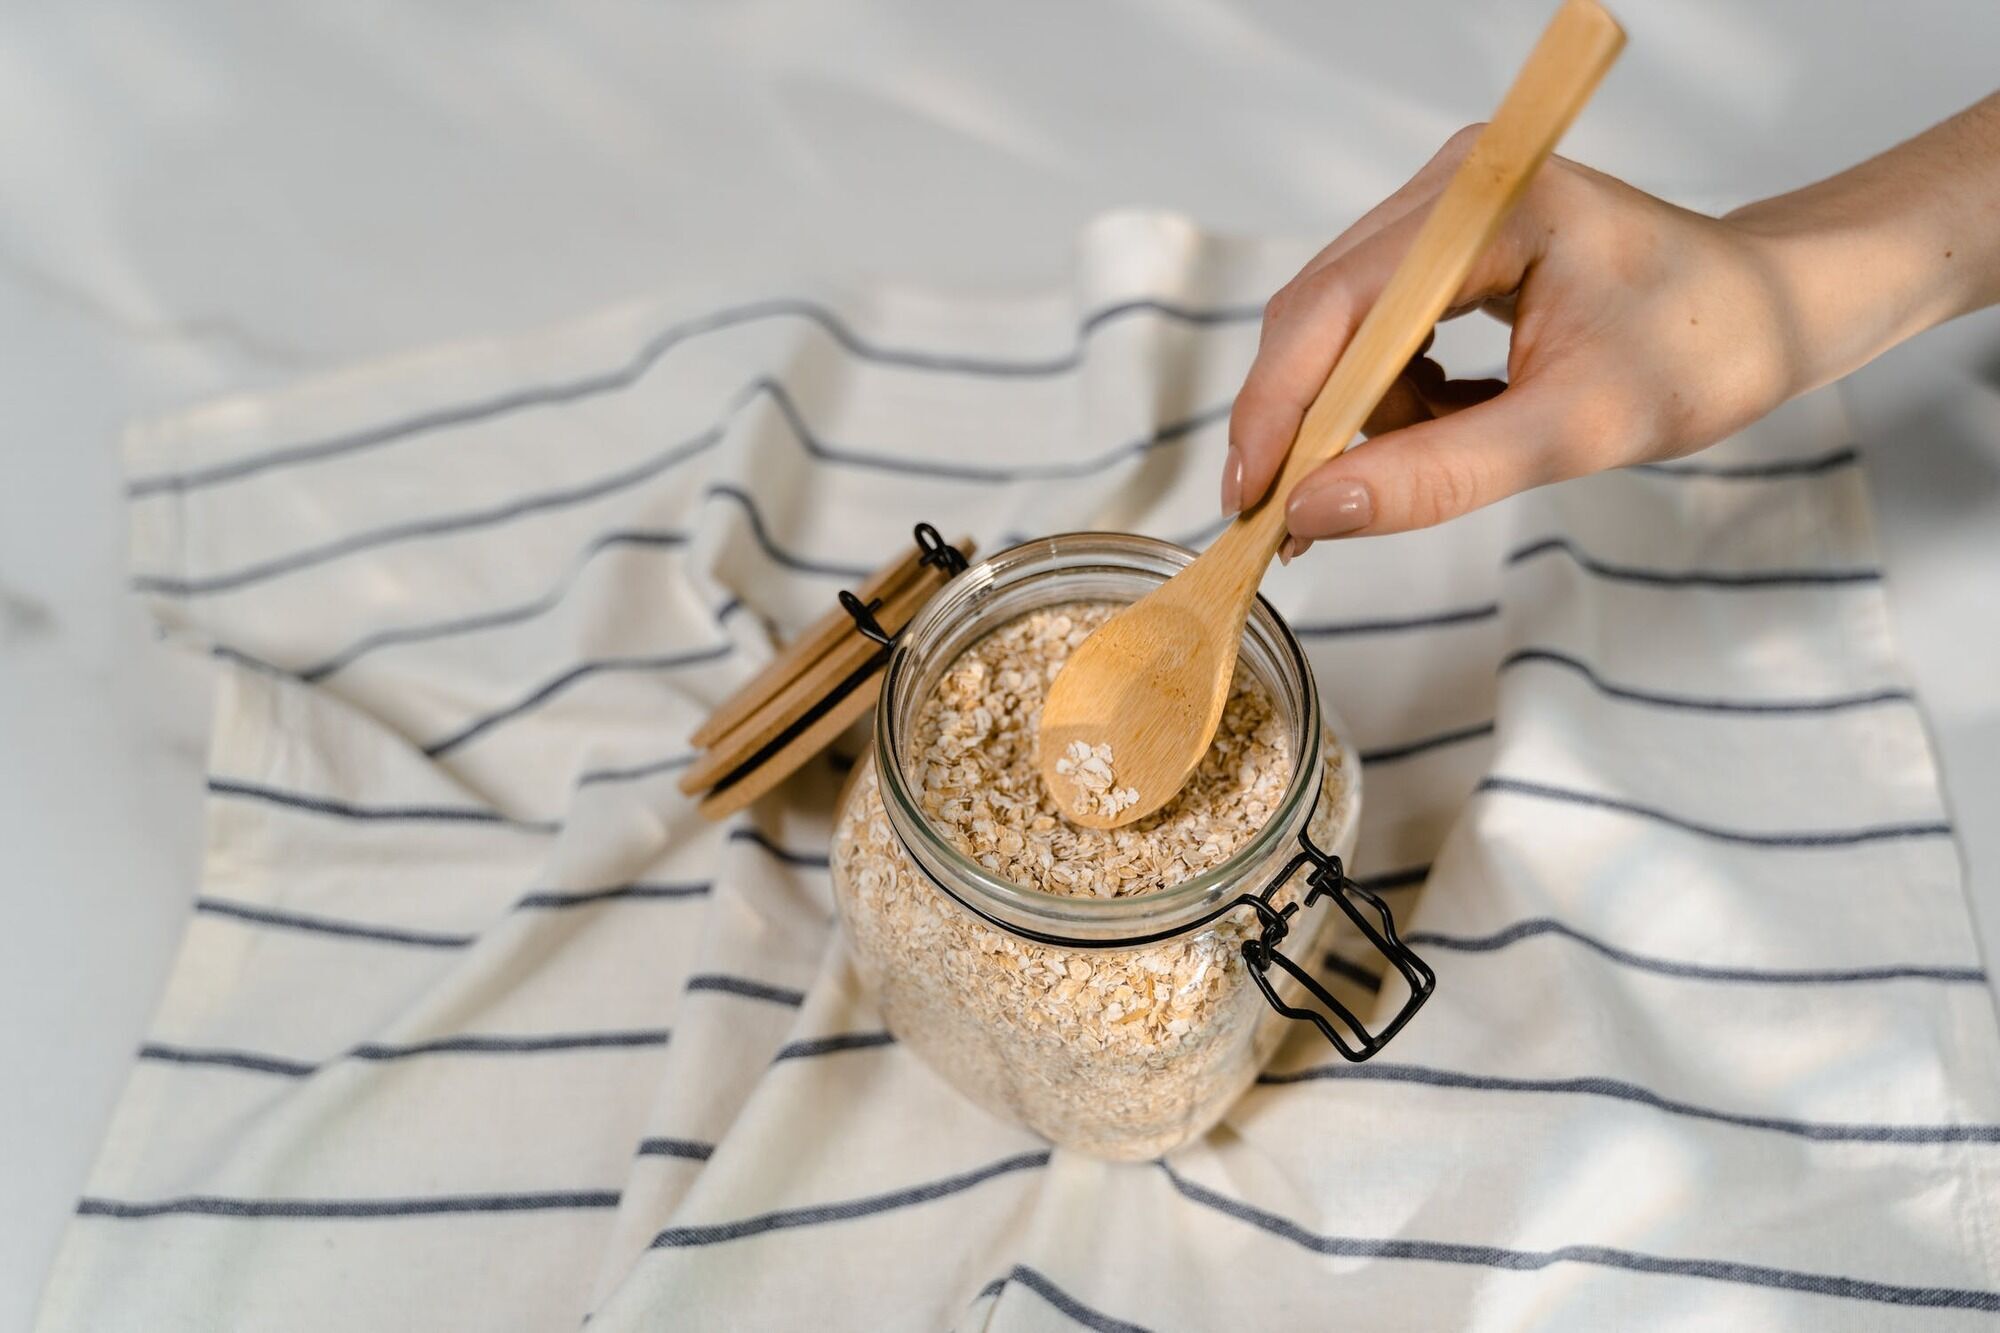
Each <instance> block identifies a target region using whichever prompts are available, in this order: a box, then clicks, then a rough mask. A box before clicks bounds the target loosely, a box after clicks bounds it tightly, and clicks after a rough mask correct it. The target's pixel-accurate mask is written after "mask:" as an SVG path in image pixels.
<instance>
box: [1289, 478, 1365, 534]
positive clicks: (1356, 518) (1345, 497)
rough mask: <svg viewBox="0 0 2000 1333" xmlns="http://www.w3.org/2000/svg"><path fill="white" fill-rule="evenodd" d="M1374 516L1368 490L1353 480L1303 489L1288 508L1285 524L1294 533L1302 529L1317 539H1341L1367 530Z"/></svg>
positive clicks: (1297, 492) (1296, 493) (1344, 479)
mask: <svg viewBox="0 0 2000 1333" xmlns="http://www.w3.org/2000/svg"><path fill="white" fill-rule="evenodd" d="M1374 517H1375V505H1374V502H1373V501H1371V500H1370V499H1369V498H1368V488H1367V487H1366V486H1363V485H1362V484H1361V483H1360V482H1358V481H1355V480H1354V479H1352V478H1351V477H1340V478H1336V479H1335V480H1333V481H1328V482H1322V483H1321V484H1320V485H1317V486H1311V487H1307V486H1301V487H1299V489H1298V490H1296V491H1294V492H1293V493H1292V498H1291V501H1290V502H1289V503H1288V504H1286V506H1285V522H1286V524H1287V525H1288V526H1289V527H1290V528H1291V529H1292V530H1293V531H1294V532H1297V531H1300V530H1302V529H1303V530H1304V531H1306V532H1310V533H1312V535H1313V536H1315V537H1338V536H1340V535H1341V534H1342V533H1344V532H1353V531H1354V530H1355V529H1357V528H1365V527H1367V526H1368V522H1369V520H1370V519H1372V518H1374Z"/></svg>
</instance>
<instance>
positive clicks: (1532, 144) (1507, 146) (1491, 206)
mask: <svg viewBox="0 0 2000 1333" xmlns="http://www.w3.org/2000/svg"><path fill="white" fill-rule="evenodd" d="M1624 44H1625V34H1624V32H1623V30H1621V29H1620V28H1619V26H1618V24H1617V22H1616V20H1614V19H1613V18H1612V17H1611V15H1609V14H1608V13H1606V12H1605V11H1604V9H1603V8H1602V6H1600V5H1599V4H1597V3H1596V0H1564V3H1563V6H1562V8H1561V9H1559V10H1558V11H1556V16H1555V17H1554V18H1553V19H1551V20H1550V22H1549V26H1548V27H1547V28H1546V29H1544V30H1543V32H1542V35H1541V38H1540V40H1539V41H1537V42H1536V43H1535V49H1534V50H1533V51H1532V52H1530V53H1529V56H1528V60H1527V63H1526V64H1524V65H1523V66H1522V67H1521V72H1520V73H1519V74H1518V75H1516V76H1515V79H1514V84H1513V86H1512V87H1511V88H1509V89H1508V90H1507V95H1506V97H1505V99H1503V100H1502V101H1501V103H1500V109H1499V110H1498V111H1497V112H1495V113H1494V116H1493V120H1492V123H1490V124H1489V125H1487V126H1486V128H1485V129H1484V130H1483V131H1482V132H1481V133H1480V135H1479V138H1478V140H1477V141H1476V142H1475V143H1474V144H1473V146H1472V151H1471V152H1470V153H1469V154H1468V155H1467V156H1466V159H1465V161H1464V162H1463V163H1461V164H1460V165H1459V168H1458V171H1457V173H1456V174H1455V175H1453V177H1452V178H1451V182H1450V184H1448V185H1447V186H1446V187H1445V189H1444V192H1443V193H1442V194H1441V195H1439V196H1438V200H1437V203H1436V204H1435V205H1434V206H1433V207H1432V209H1431V212H1430V216H1429V217H1428V218H1427V219H1425V222H1424V225H1423V227H1422V228H1421V229H1420V230H1419V231H1418V233H1417V235H1416V239H1415V240H1414V241H1412V242H1411V245H1410V250H1409V253H1408V254H1406V255H1404V256H1403V260H1402V262H1401V263H1400V264H1399V265H1397V268H1396V271H1395V273H1394V274H1393V275H1392V276H1391V278H1390V279H1389V283H1388V285H1387V286H1386V287H1384V288H1383V290H1382V294H1381V296H1380V297H1379V298H1378V299H1377V300H1376V302H1375V305H1374V308H1373V309H1371V310H1370V311H1369V312H1368V315H1367V317H1366V318H1365V319H1363V320H1362V322H1361V327H1360V328H1359V329H1357V330H1355V333H1354V337H1353V339H1352V341H1350V342H1349V343H1348V345H1347V349H1346V351H1344V352H1343V353H1342V354H1341V356H1340V360H1339V361H1338V362H1337V363H1336V364H1335V366H1334V368H1333V371H1332V373H1331V374H1329V375H1328V376H1327V380H1326V384H1325V386H1324V387H1323V388H1321V390H1320V391H1319V396H1318V397H1317V398H1315V399H1314V400H1313V404H1312V407H1311V408H1310V409H1309V410H1308V411H1307V412H1306V415H1305V420H1304V422H1303V423H1302V424H1301V425H1300V427H1299V433H1298V437H1297V439H1296V440H1295V441H1294V442H1293V444H1292V449H1291V454H1290V456H1289V457H1288V459H1287V460H1286V463H1285V467H1284V471H1283V472H1282V473H1281V474H1280V475H1279V477H1278V479H1277V482H1276V483H1275V484H1274V485H1273V486H1272V487H1271V489H1270V491H1269V492H1268V493H1267V494H1266V495H1265V497H1264V499H1263V500H1262V501H1261V502H1260V503H1259V504H1257V505H1256V506H1255V507H1254V508H1252V509H1250V510H1248V511H1246V512H1245V513H1243V514H1242V515H1241V516H1239V517H1238V518H1237V519H1236V521H1235V522H1233V523H1231V524H1230V525H1229V526H1228V527H1227V528H1225V529H1224V530H1223V532H1222V535H1221V536H1219V537H1217V538H1216V539H1215V541H1214V543H1213V544H1212V545H1210V546H1209V548H1208V549H1207V550H1206V551H1204V552H1202V554H1201V555H1200V556H1199V557H1198V558H1196V560H1195V561H1194V563H1193V564H1190V565H1189V566H1188V567H1187V568H1186V569H1183V570H1182V571H1181V572H1180V573H1178V574H1176V575H1174V577H1173V578H1171V579H1169V580H1167V582H1166V583H1164V584H1162V585H1161V586H1160V587H1159V588H1157V589H1155V590H1154V591H1153V592H1151V593H1148V594H1147V595H1146V596H1145V597H1143V598H1141V599H1140V600H1139V601H1137V602H1135V603H1133V604H1132V605H1131V606H1130V607H1127V608H1126V609H1125V610H1124V611H1121V612H1119V613H1118V614H1117V615H1116V616H1113V617H1112V618H1111V619H1110V620H1109V621H1107V622H1105V624H1104V625H1103V626H1102V627H1101V628H1099V629H1098V630H1097V632H1096V633H1094V634H1092V635H1091V636H1090V637H1089V638H1088V639H1086V640H1085V641H1084V642H1083V644H1082V645H1081V646H1079V647H1078V648H1077V650H1076V652H1074V653H1073V654H1071V655H1070V658H1069V661H1068V663H1067V664H1066V665H1064V667H1063V669H1062V672H1061V674H1059V675H1058V676H1057V677H1056V679H1055V681H1054V683H1053V684H1052V685H1051V686H1050V688H1049V694H1048V699H1047V700H1046V702H1044V703H1043V705H1042V721H1041V731H1040V764H1041V772H1042V781H1043V783H1044V784H1045V785H1046V786H1047V787H1048V790H1049V794H1050V795H1051V796H1053V797H1054V798H1055V802H1056V804H1057V805H1058V806H1059V807H1061V809H1062V811H1063V813H1064V814H1065V815H1067V816H1068V817H1069V818H1070V819H1071V820H1072V821H1073V822H1075V823H1078V824H1082V825H1086V826H1087V827H1090V828H1116V827H1118V826H1119V825H1122V824H1129V823H1131V822H1132V821H1133V820H1135V819H1140V818H1143V817H1144V816H1146V815H1149V814H1151V813H1152V812H1153V811H1155V810H1157V809H1159V808H1160V807H1161V806H1163V805H1165V804H1166V803H1167V802H1168V801H1170V800H1172V799H1173V797H1174V795H1175V793H1177V792H1178V791H1180V789H1181V785H1182V784H1183V783H1184V782H1186V781H1187V777H1188V774H1190V773H1192V772H1193V771H1194V769H1195V765H1196V764H1198V763H1200V762H1201V757H1202V755H1203V754H1205V753H1207V751H1208V746H1209V742H1210V741H1212V740H1213V739H1214V738H1215V728H1216V725H1217V724H1218V723H1219V722H1220V721H1221V720H1222V707H1223V704H1224V702H1225V701H1227V699H1228V697H1229V683H1230V678H1231V676H1232V675H1233V674H1234V672H1235V669H1236V653H1237V648H1238V646H1239V644H1240V643H1241V642H1242V638H1243V622H1244V620H1245V618H1246V617H1248V615H1249V614H1250V604H1251V602H1252V601H1253V600H1255V598H1256V596H1257V585H1258V584H1259V583H1260V582H1262V580H1263V577H1264V571H1265V570H1266V569H1267V568H1268V567H1269V566H1270V563H1271V557H1272V556H1274V555H1276V554H1277V552H1278V547H1279V545H1280V544H1281V543H1282V542H1283V541H1284V538H1285V499H1286V497H1287V496H1289V495H1290V494H1291V491H1292V488H1293V487H1294V486H1295V485H1297V483H1298V482H1299V481H1300V480H1301V479H1302V478H1303V477H1305V476H1306V475H1307V474H1308V473H1310V472H1311V471H1312V470H1313V469H1314V468H1316V467H1318V466H1319V465H1320V464H1321V463H1324V462H1325V461H1326V460H1327V459H1329V458H1332V457H1334V456H1335V455H1337V454H1339V453H1341V452H1342V451H1344V450H1345V449H1347V448H1348V447H1349V446H1350V445H1351V444H1353V443H1354V441H1355V437H1356V436H1357V434H1358V433H1359V432H1360V430H1361V427H1362V424H1363V423H1364V422H1365V421H1366V420H1367V419H1368V415H1369V413H1370V412H1372V411H1373V410H1374V408H1375V405H1376V404H1377V403H1379V402H1380V401H1381V399H1382V395H1383V394H1385V393H1387V392H1388V390H1389V387H1390V385H1391V384H1393V383H1394V382H1395V379H1396V376H1397V375H1398V374H1400V373H1401V372H1402V370H1403V367H1404V366H1405V365H1406V364H1408V362H1409V360H1410V358H1411V356H1413V355H1414V354H1415V353H1416V350H1417V347H1418V345H1419V344H1420V343H1422V341H1423V338H1424V335H1425V334H1427V333H1429V332H1430V331H1431V329H1432V327H1433V326H1435V325H1436V323H1437V321H1438V319H1439V317H1440V316H1442V315H1443V314H1444V312H1445V309H1446V307H1447V305H1448V303H1449V302H1450V301H1451V299H1452V298H1453V297H1454V296H1456V295H1457V294H1458V291H1459V288H1460V287H1461V286H1463V285H1464V282H1465V277H1466V274H1467V273H1469V272H1470V271H1471V269H1472V265H1473V261H1474V260H1476V259H1477V258H1478V257H1479V255H1480V253H1481V252H1482V251H1483V250H1485V248H1486V246H1487V244H1488V242H1490V241H1491V240H1492V239H1493V235H1494V233H1495V232H1496V231H1498V230H1499V227H1500V223H1501V221H1502V220H1503V219H1504V218H1505V217H1506V216H1507V213H1508V211H1509V210H1510V209H1511V208H1513V206H1514V203H1515V201H1516V200H1518V199H1519V198H1520V197H1521V194H1522V192H1523V191H1524V190H1525V189H1526V188H1527V185H1528V182H1529V180H1530V179H1532V178H1533V176H1534V174H1535V171H1536V169H1537V168H1538V167H1540V166H1541V164H1542V163H1543V161H1544V160H1546V159H1547V157H1548V155H1549V153H1550V152H1551V151H1553V150H1554V148H1555V145H1556V140H1558V139H1559V138H1561V137H1562V133H1563V131H1564V130H1565V129H1567V128H1568V127H1569V124H1570V122H1571V121H1572V120H1574V119H1576V115H1577V113H1578V112H1579V111H1581V110H1582V109H1583V105H1584V103H1585V102H1587V101H1589V100H1590V95H1591V93H1592V92H1593V91H1595V90H1596V88H1597V84H1598V81H1599V80H1600V79H1602V78H1603V77H1604V72H1605V71H1606V70H1607V69H1609V68H1610V67H1611V62H1612V61H1613V60H1614V59H1616V58H1617V55H1618V51H1619V48H1621V47H1622V46H1624ZM1079 743H1080V744H1082V745H1085V746H1089V747H1092V748H1093V751H1094V753H1096V754H1097V755H1099V756H1100V757H1102V755H1103V751H1102V750H1101V749H1096V748H1095V747H1100V746H1105V745H1108V746H1110V747H1111V755H1110V761H1109V762H1110V767H1111V774H1112V776H1111V789H1112V790H1113V791H1114V792H1117V793H1121V796H1120V798H1119V799H1118V800H1114V801H1106V800H1104V799H1103V794H1102V792H1101V791H1094V790H1092V787H1091V785H1086V784H1084V783H1080V782H1078V781H1077V779H1076V776H1075V772H1074V765H1075V764H1076V762H1077V760H1076V758H1075V756H1076V755H1077V754H1078V753H1079V752H1077V751H1075V750H1073V748H1072V747H1073V746H1075V745H1077V744H1079ZM1059 764H1060V765H1061V766H1062V767H1061V769H1060V771H1059V769H1058V765H1059ZM1100 777H1101V774H1100ZM1097 785H1100V786H1101V782H1100V783H1099V784H1097Z"/></svg>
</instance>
